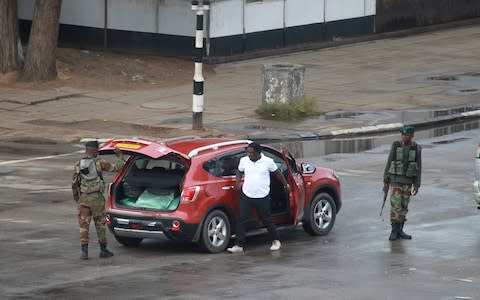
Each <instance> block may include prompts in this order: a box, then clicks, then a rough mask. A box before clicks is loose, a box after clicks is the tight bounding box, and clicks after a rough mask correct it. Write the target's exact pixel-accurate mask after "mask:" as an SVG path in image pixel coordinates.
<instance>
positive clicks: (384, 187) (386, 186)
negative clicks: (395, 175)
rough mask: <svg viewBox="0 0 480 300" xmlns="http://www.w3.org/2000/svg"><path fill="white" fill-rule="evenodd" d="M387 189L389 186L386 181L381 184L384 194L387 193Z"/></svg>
mask: <svg viewBox="0 0 480 300" xmlns="http://www.w3.org/2000/svg"><path fill="white" fill-rule="evenodd" d="M389 189H390V186H389V185H388V183H384V184H383V192H384V193H385V194H386V193H388V190H389Z"/></svg>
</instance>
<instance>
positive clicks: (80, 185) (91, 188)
mask: <svg viewBox="0 0 480 300" xmlns="http://www.w3.org/2000/svg"><path fill="white" fill-rule="evenodd" d="M88 159H90V158H83V159H81V160H79V161H77V162H76V163H75V166H74V172H73V176H72V193H73V198H74V200H75V201H78V199H79V198H80V195H81V194H89V193H95V192H100V193H102V192H103V188H104V181H103V176H102V172H118V171H120V170H121V169H122V167H123V165H124V164H125V161H123V159H118V160H117V161H116V163H115V164H112V163H110V162H108V161H106V160H105V159H101V158H91V159H92V160H94V161H95V167H93V166H92V168H93V172H92V171H91V170H92V168H90V177H88V175H84V172H82V171H83V170H84V169H83V166H82V168H81V165H82V160H88ZM87 172H88V171H87ZM91 173H96V176H95V175H93V176H92V175H91Z"/></svg>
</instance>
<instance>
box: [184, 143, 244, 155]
mask: <svg viewBox="0 0 480 300" xmlns="http://www.w3.org/2000/svg"><path fill="white" fill-rule="evenodd" d="M251 142H252V141H251V140H235V141H228V142H221V143H216V144H212V145H207V146H202V147H198V148H195V149H193V150H192V151H190V152H189V153H188V156H189V157H194V156H197V155H198V154H199V153H200V152H202V151H206V150H217V149H218V148H220V147H225V146H231V145H238V144H250V143H251Z"/></svg>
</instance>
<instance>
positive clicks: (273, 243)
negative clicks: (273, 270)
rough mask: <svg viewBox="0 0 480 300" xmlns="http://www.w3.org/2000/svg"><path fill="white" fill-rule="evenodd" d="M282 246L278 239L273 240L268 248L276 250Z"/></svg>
mask: <svg viewBox="0 0 480 300" xmlns="http://www.w3.org/2000/svg"><path fill="white" fill-rule="evenodd" d="M281 246H282V243H280V241H279V240H274V241H273V242H272V246H271V247H270V250H272V251H277V250H280V247H281Z"/></svg>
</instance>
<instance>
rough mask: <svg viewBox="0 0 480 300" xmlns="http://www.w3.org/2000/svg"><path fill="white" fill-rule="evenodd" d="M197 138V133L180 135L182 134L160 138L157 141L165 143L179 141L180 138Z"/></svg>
mask: <svg viewBox="0 0 480 300" xmlns="http://www.w3.org/2000/svg"><path fill="white" fill-rule="evenodd" d="M199 138H200V136H198V135H182V136H175V137H171V138H165V139H160V140H159V141H158V142H159V143H161V144H165V143H168V142H174V141H181V140H194V139H199Z"/></svg>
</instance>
